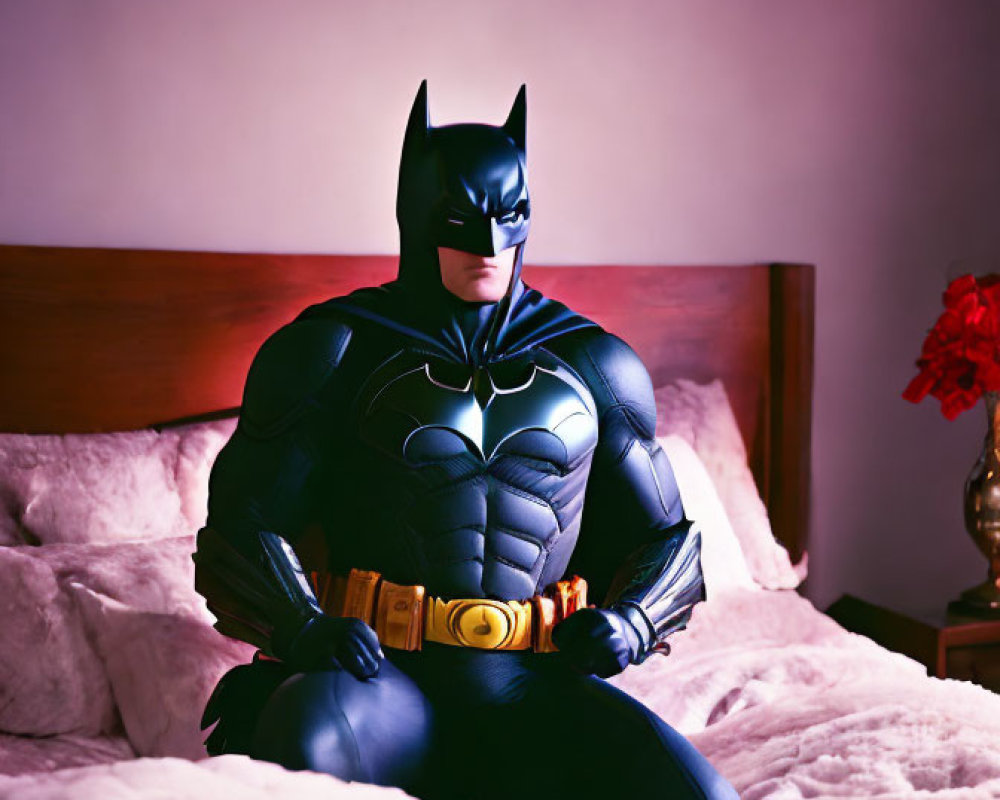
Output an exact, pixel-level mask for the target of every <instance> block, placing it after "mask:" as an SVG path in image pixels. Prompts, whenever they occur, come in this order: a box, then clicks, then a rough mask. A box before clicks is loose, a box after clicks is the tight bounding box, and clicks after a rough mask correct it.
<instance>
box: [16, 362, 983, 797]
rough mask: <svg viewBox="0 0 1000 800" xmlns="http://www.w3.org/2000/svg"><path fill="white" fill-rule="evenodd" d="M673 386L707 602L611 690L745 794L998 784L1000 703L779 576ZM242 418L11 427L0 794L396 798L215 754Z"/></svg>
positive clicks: (977, 791) (711, 407) (668, 398)
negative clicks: (217, 600) (217, 578)
mask: <svg viewBox="0 0 1000 800" xmlns="http://www.w3.org/2000/svg"><path fill="white" fill-rule="evenodd" d="M661 395H662V396H660V395H658V400H659V403H660V405H661V407H663V408H666V409H667V413H666V414H665V419H666V420H668V421H669V423H670V424H669V425H666V426H665V429H664V430H662V431H661V433H664V434H665V435H666V434H668V433H674V434H676V435H675V436H666V438H665V439H664V447H665V449H666V450H667V452H668V455H669V457H670V459H671V463H672V464H673V465H674V467H675V471H676V472H677V475H678V481H679V483H680V489H681V494H682V497H683V500H684V506H685V509H687V510H688V511H689V512H690V514H691V515H692V517H693V518H694V519H696V520H698V521H699V524H701V526H702V528H703V552H702V564H703V567H704V568H705V574H706V583H707V586H708V594H709V599H708V601H707V602H705V603H703V604H701V605H699V606H698V607H697V608H696V611H695V614H694V617H693V618H692V620H691V623H690V625H689V627H688V629H687V630H686V631H682V632H681V633H678V634H677V635H675V636H674V637H672V639H671V644H672V646H673V651H672V653H671V654H670V655H669V656H656V657H654V658H653V659H651V660H650V661H648V662H647V663H645V664H643V665H642V666H639V667H631V668H629V669H628V670H626V671H625V672H624V673H623V674H622V675H620V676H618V677H616V678H615V679H614V680H613V682H614V683H615V684H616V685H618V686H619V687H621V688H622V689H624V690H625V691H628V692H630V693H632V694H633V695H635V696H636V697H638V698H640V699H641V700H643V701H644V702H645V703H647V704H648V705H649V706H650V707H652V708H653V709H654V710H655V711H657V712H658V713H659V714H660V715H661V716H662V717H663V718H664V719H665V720H666V721H667V722H668V723H670V724H671V725H673V726H674V727H676V728H677V729H678V730H680V731H681V732H682V733H683V734H685V735H686V736H688V737H689V738H690V739H691V741H692V742H693V743H694V744H695V746H697V747H698V748H699V749H700V750H701V751H702V752H703V753H704V754H705V755H706V756H707V757H708V759H709V760H710V761H711V762H712V763H713V764H714V765H715V766H716V767H717V768H718V769H719V770H720V771H721V772H722V774H723V775H725V776H726V777H727V778H728V779H729V780H730V781H731V782H732V783H733V785H734V786H735V787H736V789H737V790H738V791H739V792H740V794H741V796H742V797H743V798H745V799H746V800H762V799H763V798H770V799H771V800H790V799H792V798H807V797H808V798H821V797H831V798H832V797H864V798H885V799H888V798H938V799H940V800H944V799H945V798H968V799H969V800H973V799H974V798H987V797H1000V697H998V696H997V695H994V694H992V693H990V692H987V691H986V690H983V689H980V688H977V687H975V686H972V685H970V684H965V683H960V682H957V681H940V680H935V679H930V678H928V677H926V675H925V674H924V671H923V668H922V667H921V666H920V665H919V664H917V663H915V662H912V661H910V660H908V659H906V658H904V657H902V656H899V655H896V654H893V653H890V652H888V651H886V650H884V649H882V648H880V647H878V646H876V645H875V644H873V643H872V642H870V641H869V640H867V639H864V638H862V637H859V636H855V635H852V634H849V633H847V632H845V631H844V630H842V629H841V628H840V627H839V626H837V625H836V624H835V623H834V622H833V621H832V620H830V619H829V618H828V617H826V616H825V615H823V614H821V613H819V612H818V611H816V609H814V608H813V607H812V606H811V605H810V604H809V602H808V601H806V600H805V599H803V598H802V597H800V596H799V595H797V594H796V593H795V592H794V591H792V590H791V588H781V587H793V586H795V584H796V583H797V582H798V579H799V577H800V576H801V572H802V570H801V567H800V568H796V569H793V568H792V567H791V565H790V564H789V562H788V557H787V553H785V552H784V550H783V549H782V548H781V547H780V546H779V545H777V544H776V543H775V542H774V541H773V539H772V538H771V535H770V529H769V524H768V520H767V518H766V514H765V513H764V510H763V505H762V503H761V502H760V499H759V497H758V496H757V495H756V490H755V488H754V486H753V479H752V476H751V475H750V473H749V471H748V469H747V467H746V454H745V451H743V450H742V442H741V440H740V437H739V432H738V430H737V428H736V425H735V420H734V419H733V418H732V414H731V410H730V409H729V408H728V402H727V401H726V398H725V395H724V392H723V391H722V388H721V384H718V385H709V386H707V387H698V386H695V385H694V384H690V383H688V382H678V385H677V387H676V388H675V389H672V390H670V392H665V393H661ZM231 429H232V422H231V421H229V422H224V423H213V424H210V425H203V426H193V427H191V428H189V429H177V430H174V431H168V432H165V433H162V434H157V433H155V432H152V431H142V432H135V433H129V434H107V435H96V436H90V437H72V436H67V437H18V436H4V435H0V544H7V545H10V546H7V547H0V608H2V610H3V614H4V623H3V633H4V642H3V645H4V646H3V647H0V798H7V797H11V798H18V799H19V800H20V799H21V798H24V799H25V800H42V799H43V798H45V799H48V798H52V800H56V799H57V798H58V799H60V800H61V799H63V798H65V800H70V798H72V799H73V800H77V799H79V800H85V799H86V800H90V798H101V799H102V800H132V799H133V798H135V799H138V798H140V797H146V796H149V790H150V788H151V787H155V789H156V790H157V791H158V792H159V793H160V794H161V795H162V796H169V797H171V798H181V799H184V800H187V799H188V798H190V800H196V799H197V800H202V799H203V800H218V799H219V798H223V797H241V798H257V797H260V798H264V797H267V798H269V800H277V799H278V798H284V797H287V798H289V799H290V800H304V799H308V798H312V797H316V798H319V797H323V798H332V797H340V796H345V797H346V796H351V797H378V796H387V797H388V796H395V797H399V796H402V793H401V792H398V791H395V790H385V789H379V788H376V787H367V786H363V785H358V784H343V783H341V782H340V781H337V780H336V779H334V778H332V777H329V776H324V775H313V774H303V773H291V772H287V771H285V770H283V769H281V768H280V767H277V766H274V765H271V764H265V763H261V762H254V761H251V760H250V759H247V758H244V757H237V756H225V757H222V758H214V759H208V758H204V757H203V756H204V750H203V748H202V745H201V739H202V732H201V731H200V730H199V726H198V721H199V717H200V714H201V710H202V708H203V707H204V703H205V700H206V698H207V696H208V693H209V692H210V691H211V688H212V687H213V686H214V684H215V682H216V681H217V680H218V678H219V676H220V675H221V674H222V673H223V672H224V671H225V670H226V669H228V668H229V667H230V666H232V665H233V664H235V663H239V662H241V661H245V660H247V659H249V657H250V655H251V653H252V650H253V648H251V647H249V646H248V645H245V644H243V643H239V642H235V641H232V640H228V639H225V638H224V637H222V636H220V635H219V634H217V633H216V632H215V631H214V630H213V629H212V628H211V622H212V617H211V615H210V614H209V613H208V612H207V610H206V609H205V606H204V602H203V600H202V598H200V597H199V596H198V595H196V594H195V593H194V591H193V565H192V562H191V559H190V554H191V551H192V549H193V546H194V541H193V536H192V535H191V534H192V532H193V531H194V530H196V529H197V527H198V526H199V525H200V524H201V522H202V521H203V519H204V508H205V486H206V483H207V476H208V469H209V466H210V464H211V461H212V459H213V458H214V455H215V453H216V452H217V451H218V448H219V447H221V445H222V443H223V442H224V441H225V438H226V436H227V435H228V433H229V431H231ZM688 444H690V446H688ZM692 448H693V449H692ZM716 490H718V491H716Z"/></svg>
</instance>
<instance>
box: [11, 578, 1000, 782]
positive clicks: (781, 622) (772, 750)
mask: <svg viewBox="0 0 1000 800" xmlns="http://www.w3.org/2000/svg"><path fill="white" fill-rule="evenodd" d="M673 643H674V648H673V652H672V653H671V654H670V655H669V656H665V657H661V656H657V657H655V658H654V659H652V660H651V661H649V662H647V663H646V664H644V665H642V666H640V667H632V668H630V669H628V670H626V672H625V673H623V674H622V675H621V676H619V677H617V678H615V679H614V680H613V682H614V683H615V684H617V685H618V686H619V687H621V688H622V689H625V690H626V691H629V692H631V693H632V694H634V695H636V696H637V697H639V698H641V699H642V700H643V701H644V702H646V703H647V704H648V705H649V706H650V707H652V708H653V709H654V710H656V711H657V712H658V713H659V714H660V715H661V716H663V717H664V719H666V720H667V721H668V722H669V723H670V724H672V725H674V726H675V727H676V728H678V729H679V730H680V731H681V732H683V733H685V734H686V735H688V736H689V737H690V738H691V741H692V742H693V743H694V744H695V745H696V746H697V747H698V748H699V750H701V751H702V752H703V753H704V754H705V755H706V756H707V757H708V758H709V760H710V761H712V763H713V764H714V765H715V766H716V767H717V768H718V769H719V770H720V771H721V772H722V773H723V774H724V775H725V776H726V777H727V778H728V779H729V780H730V781H731V782H732V783H733V784H734V786H735V787H736V788H737V790H738V791H739V792H740V795H741V797H743V798H744V799H745V800H763V799H764V798H770V799H771V800H786V798H807V797H809V798H815V797H865V798H886V799H888V798H918V797H927V798H941V799H942V800H943V799H944V798H968V800H973V799H974V798H989V797H1000V744H998V743H1000V697H998V696H996V695H994V694H992V693H991V692H988V691H986V690H984V689H980V688H978V687H975V686H973V685H970V684H967V683H962V682H958V681H941V680H937V679H932V678H928V677H926V676H925V674H924V671H923V668H922V667H921V666H920V665H919V664H917V663H916V662H913V661H910V660H909V659H906V658H904V657H902V656H899V655H896V654H893V653H890V652H888V651H886V650H884V649H882V648H880V647H878V646H876V645H874V644H873V643H872V642H871V641H869V640H867V639H864V638H863V637H859V636H855V635H853V634H849V633H847V632H845V631H843V630H842V629H841V628H839V627H838V626H837V625H836V624H835V623H833V622H832V621H831V620H830V619H829V618H828V617H826V616H825V615H823V614H820V613H819V612H817V611H816V610H815V609H814V608H813V607H812V606H811V605H810V604H809V603H808V601H806V600H804V599H803V598H801V597H800V596H798V595H797V594H795V593H794V592H791V591H763V590H759V589H745V590H742V589H741V590H734V591H731V592H726V593H723V594H721V595H718V596H716V597H714V598H712V599H711V600H710V601H709V602H708V603H705V604H703V605H701V606H699V607H698V610H697V612H696V613H695V616H694V618H693V619H692V621H691V624H690V626H689V628H688V630H686V631H684V632H682V633H680V634H678V635H676V636H675V637H674V639H673ZM19 744H20V746H21V747H22V756H23V757H28V754H27V753H26V752H25V751H26V749H27V748H25V747H24V742H23V740H22V741H21V742H19ZM36 744H37V743H36ZM72 744H73V743H72V742H70V741H69V740H67V739H63V740H62V741H59V740H56V741H55V742H48V743H46V744H45V745H40V746H37V747H36V750H37V753H38V754H42V753H48V752H51V750H50V748H52V747H56V746H58V747H63V748H66V747H70V745H72ZM74 746H76V747H78V748H79V747H80V746H81V744H80V743H79V742H77V743H75V745H74ZM91 746H92V747H94V748H99V751H98V756H99V760H106V761H112V760H114V759H117V758H120V757H122V756H123V755H125V753H126V752H127V750H126V747H125V745H124V744H121V745H120V746H119V748H118V749H117V750H116V749H115V748H114V746H113V740H103V742H101V741H96V742H92V743H91ZM49 764H50V762H47V761H44V760H43V761H38V762H37V764H36V765H37V767H39V768H42V769H44V768H46V767H47V766H49ZM150 785H155V786H157V787H168V786H169V787H170V792H171V797H176V798H191V799H192V800H195V798H199V799H201V798H204V800H217V798H218V797H223V796H241V797H257V796H258V793H259V794H260V796H262V797H263V796H264V795H265V794H266V795H267V796H268V797H269V798H272V800H273V799H274V798H281V797H288V798H308V797H312V796H316V797H319V796H321V795H322V796H323V797H339V796H341V795H343V796H351V797H365V796H371V797H376V796H381V795H382V794H385V795H386V796H400V794H401V793H398V792H390V791H389V790H378V789H374V788H371V787H363V786H361V785H344V784H341V783H340V782H339V781H336V780H335V779H333V778H330V777H328V776H315V775H309V776H305V775H302V774H294V773H288V772H285V771H284V770H281V769H280V768H278V767H275V766H273V765H270V764H263V763H258V762H252V761H250V760H249V759H242V758H236V757H233V756H227V757H223V758H215V759H204V760H202V761H198V762H194V763H192V762H188V761H180V760H177V759H174V758H142V759H138V760H135V761H131V762H120V763H111V764H103V765H94V766H90V767H84V768H75V769H66V770H60V771H56V772H46V773H36V774H29V775H23V776H20V777H13V778H0V796H9V797H18V798H22V797H23V798H39V800H40V799H41V798H46V799H47V798H52V800H56V798H60V799H62V798H65V799H66V800H69V799H70V798H74V799H75V798H81V799H82V798H90V797H97V796H100V797H102V798H108V800H119V799H120V800H132V798H139V797H142V796H143V787H148V786H150ZM97 787H100V793H99V795H98V794H94V793H91V792H96V790H97Z"/></svg>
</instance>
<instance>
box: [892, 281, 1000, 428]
mask: <svg viewBox="0 0 1000 800" xmlns="http://www.w3.org/2000/svg"><path fill="white" fill-rule="evenodd" d="M944 307H945V311H944V313H943V314H942V315H941V316H940V317H939V318H938V321H937V322H936V323H934V327H933V328H931V330H930V332H929V333H928V334H927V338H926V339H925V340H924V347H923V350H922V351H921V354H920V358H918V359H917V366H918V367H919V368H920V374H919V375H917V376H916V377H915V378H914V379H913V380H912V381H910V384H909V386H907V387H906V389H905V391H904V392H903V397H904V398H905V399H907V400H909V401H910V402H911V403H919V402H920V401H921V400H923V399H924V397H926V396H927V395H928V394H931V395H933V396H934V397H936V398H938V400H940V401H941V413H942V414H944V415H945V417H947V418H948V419H955V417H957V416H958V415H959V414H961V413H962V412H963V411H965V410H966V409H969V408H972V407H973V406H974V405H975V404H976V402H977V401H978V400H979V398H980V397H981V396H982V395H983V393H984V392H996V391H1000V275H987V276H984V277H982V278H978V279H977V278H975V277H973V276H972V275H963V276H962V277H960V278H956V279H955V280H953V281H952V282H951V283H950V284H949V285H948V289H947V290H946V291H945V293H944Z"/></svg>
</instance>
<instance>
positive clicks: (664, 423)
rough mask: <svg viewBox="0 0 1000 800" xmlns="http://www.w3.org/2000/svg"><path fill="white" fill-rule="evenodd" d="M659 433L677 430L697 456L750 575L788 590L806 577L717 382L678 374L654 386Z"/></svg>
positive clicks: (724, 391) (726, 399)
mask: <svg viewBox="0 0 1000 800" xmlns="http://www.w3.org/2000/svg"><path fill="white" fill-rule="evenodd" d="M656 407H657V425H656V433H657V435H658V436H666V435H669V434H676V435H678V436H680V437H681V438H682V439H684V440H685V441H687V442H688V443H689V444H690V445H691V447H692V448H693V449H694V451H695V452H696V453H697V454H698V456H699V457H700V458H701V460H702V462H703V463H704V465H705V469H706V470H707V471H708V474H709V475H710V476H711V478H712V482H713V483H714V484H715V487H716V489H717V490H718V493H719V497H720V498H721V500H722V505H723V506H724V507H725V509H726V514H727V515H728V517H729V521H730V523H732V527H733V531H734V532H735V533H736V537H737V538H738V539H739V542H740V546H741V547H742V549H743V555H744V557H745V558H746V563H747V566H748V567H749V568H750V574H751V575H752V576H753V579H754V580H755V581H756V582H757V583H758V584H759V585H760V586H762V587H764V588H765V589H792V588H795V587H796V586H798V585H799V583H800V582H801V581H802V579H803V578H804V577H805V565H804V562H803V564H802V565H801V569H796V568H795V567H793V566H792V564H791V561H790V559H789V557H788V551H787V550H785V548H784V547H782V545H781V544H780V543H779V542H778V541H776V540H775V538H774V534H773V533H772V531H771V523H770V520H769V519H768V517H767V508H766V507H765V505H764V503H763V501H762V500H761V499H760V494H759V493H758V492H757V484H756V483H755V481H754V478H753V473H752V472H751V471H750V467H749V465H748V463H747V451H746V446H745V445H744V443H743V437H742V435H741V434H740V429H739V426H738V424H737V422H736V416H735V415H734V414H733V409H732V406H731V405H730V403H729V397H728V396H727V395H726V390H725V387H724V386H723V384H722V381H721V380H718V379H716V380H714V381H712V382H711V383H708V384H698V383H695V382H694V381H689V380H686V379H683V378H679V379H677V380H676V381H674V382H673V383H670V384H667V385H666V386H661V387H660V388H658V389H657V390H656Z"/></svg>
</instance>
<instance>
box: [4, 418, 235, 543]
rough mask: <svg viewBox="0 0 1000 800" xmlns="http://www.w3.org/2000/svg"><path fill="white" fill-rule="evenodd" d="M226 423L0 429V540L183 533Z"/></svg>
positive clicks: (200, 506)
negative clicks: (88, 430)
mask: <svg viewBox="0 0 1000 800" xmlns="http://www.w3.org/2000/svg"><path fill="white" fill-rule="evenodd" d="M235 425H236V421H235V419H224V420H218V421H214V422H206V423H199V424H196V425H189V426H185V427H178V428H170V429H167V430H165V431H163V432H162V433H157V432H156V431H153V430H142V431H123V432H118V433H95V434H67V435H65V436H42V435H28V434H12V433H5V434H0V544H17V543H25V544H49V543H53V542H115V541H123V540H129V539H154V538H162V537H165V536H180V535H183V534H190V533H193V532H194V531H196V530H197V529H198V528H200V527H201V526H202V525H203V524H204V522H205V516H206V514H207V508H208V505H207V497H208V474H209V471H210V469H211V466H212V463H213V462H214V460H215V456H216V455H217V454H218V452H219V450H220V449H221V448H222V446H223V445H224V444H225V442H226V440H227V439H228V438H229V436H230V435H231V434H232V431H233V429H234V428H235Z"/></svg>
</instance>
